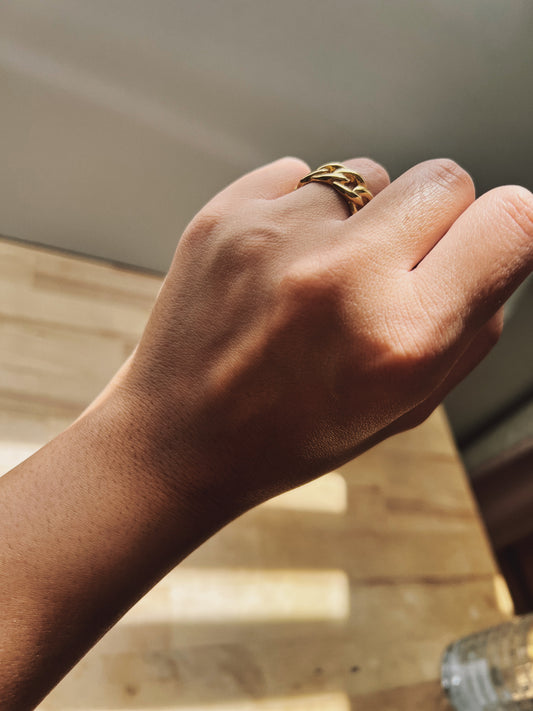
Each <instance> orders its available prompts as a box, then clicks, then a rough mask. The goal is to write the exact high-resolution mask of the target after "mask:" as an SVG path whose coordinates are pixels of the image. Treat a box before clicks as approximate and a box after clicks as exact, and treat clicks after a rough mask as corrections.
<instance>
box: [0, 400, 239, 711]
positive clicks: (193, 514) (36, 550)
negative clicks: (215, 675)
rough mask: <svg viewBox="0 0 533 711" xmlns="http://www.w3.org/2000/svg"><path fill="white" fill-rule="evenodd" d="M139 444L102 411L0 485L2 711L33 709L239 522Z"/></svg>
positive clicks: (110, 408) (127, 427)
mask: <svg viewBox="0 0 533 711" xmlns="http://www.w3.org/2000/svg"><path fill="white" fill-rule="evenodd" d="M140 441H141V440H140V434H139V432H137V431H136V426H135V424H134V423H133V422H132V421H131V419H130V418H129V417H128V416H124V413H123V412H122V411H120V409H119V408H118V407H117V405H116V403H112V404H109V403H106V404H105V405H104V406H102V407H98V408H95V409H94V410H92V411H91V412H90V413H88V414H87V415H86V416H84V417H82V418H81V419H79V420H78V421H77V422H75V423H74V424H73V425H72V426H71V427H70V428H68V429H67V430H66V431H65V432H63V433H62V434H60V435H59V436H58V437H56V438H55V439H54V440H52V441H51V442H50V443H49V444H47V445H46V446H45V447H43V448H42V449H41V450H39V451H38V452H37V453H36V454H35V455H33V456H32V457H30V458H29V459H27V460H26V461H25V462H23V463H22V464H20V465H19V466H18V467H16V468H15V469H13V470H12V471H11V472H9V473H8V474H6V475H5V476H4V477H2V479H0V707H1V708H2V709H3V710H5V711H7V710H11V709H17V711H22V709H31V708H33V707H34V706H35V705H36V704H37V703H38V701H39V700H40V699H41V698H42V697H43V696H44V695H46V694H47V693H48V691H50V690H51V689H52V688H53V686H54V685H55V684H56V683H57V682H58V681H59V680H60V679H61V678H62V677H63V676H64V674H65V673H66V672H67V671H68V670H69V669H70V668H71V667H72V666H73V665H74V664H75V663H76V662H77V661H78V660H79V659H80V658H81V657H82V656H83V655H84V654H85V653H86V652H87V651H88V650H89V649H90V647H91V646H92V645H93V644H94V643H95V642H96V641H97V640H98V638H99V637H100V636H101V635H102V634H103V633H104V632H105V631H106V630H107V629H108V628H109V627H110V626H112V625H113V624H114V623H115V622H116V621H117V620H118V619H119V618H120V617H121V616H122V615H123V614H124V613H125V612H126V611H127V609H128V608H129V607H131V606H132V605H133V604H134V603H135V602H136V601H137V600H138V599H139V598H140V597H142V595H143V594H144V593H145V592H146V591H147V590H148V589H149V588H150V587H151V586H152V585H154V584H155V583H156V582H157V580H158V579H159V578H161V577H162V576H163V575H164V574H165V573H166V572H167V571H168V570H169V569H171V568H172V567H173V566H174V565H176V564H177V563H178V562H179V561H180V560H181V559H182V558H184V557H185V556H186V555H187V554H188V553H189V552H190V551H191V550H193V549H194V548H195V547H196V546H198V545H199V544H200V543H201V542H202V541H203V540H204V539H205V538H207V537H208V536H209V535H211V534H212V533H213V532H214V531H215V530H217V528H219V527H221V526H222V525H224V523H226V522H227V521H228V520H229V518H231V517H229V516H227V515H226V514H225V512H224V511H223V510H222V509H221V508H217V507H211V508H209V506H207V505H206V501H205V500H201V501H200V500H199V499H201V498H202V495H201V488H197V487H196V484H195V485H193V484H192V482H193V474H194V475H196V474H197V473H193V472H191V471H185V469H184V471H183V472H178V471H174V472H173V475H174V476H173V477H167V476H162V475H161V474H162V472H160V471H159V469H158V467H159V466H160V464H159V463H158V464H155V462H152V461H151V460H150V457H149V455H147V453H146V449H145V448H142V447H139V446H138V443H139V442H140ZM176 468H178V465H176ZM170 480H172V486H170V484H169V483H168V482H169V481H170Z"/></svg>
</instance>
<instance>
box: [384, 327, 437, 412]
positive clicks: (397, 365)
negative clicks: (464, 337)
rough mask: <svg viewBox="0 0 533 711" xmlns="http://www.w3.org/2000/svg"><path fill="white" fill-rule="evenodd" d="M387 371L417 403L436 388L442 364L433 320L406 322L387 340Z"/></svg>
mask: <svg viewBox="0 0 533 711" xmlns="http://www.w3.org/2000/svg"><path fill="white" fill-rule="evenodd" d="M390 344H392V345H390V346H389V348H390V356H391V369H392V372H393V373H394V376H395V378H396V381H397V382H398V383H403V384H404V386H405V387H406V388H408V389H409V391H410V393H411V394H412V395H413V396H414V397H415V399H416V400H417V401H419V400H420V399H421V398H424V397H426V396H427V395H428V394H429V393H430V392H432V391H433V389H434V388H435V387H436V385H437V383H438V381H439V379H440V377H441V373H442V369H443V365H444V364H445V361H446V347H445V340H444V338H443V335H442V333H441V331H440V329H439V328H438V326H437V324H436V323H435V321H428V320H427V319H426V318H421V319H418V320H414V319H407V320H406V321H405V323H402V324H401V326H400V327H398V326H397V327H396V328H395V331H394V335H393V337H391V339H390Z"/></svg>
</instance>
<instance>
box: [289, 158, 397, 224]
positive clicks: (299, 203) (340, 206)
mask: <svg viewBox="0 0 533 711" xmlns="http://www.w3.org/2000/svg"><path fill="white" fill-rule="evenodd" d="M343 164H344V165H345V166H347V167H348V168H351V169H352V170H355V172H356V173H359V174H360V175H361V176H362V177H363V179H364V181H365V183H366V186H367V187H368V189H369V190H370V192H371V193H372V195H377V194H378V193H379V192H381V191H382V190H383V188H385V187H387V185H389V183H390V179H389V175H388V173H387V171H386V170H385V168H384V167H383V166H382V165H380V164H379V163H376V162H375V161H373V160H370V158H352V159H350V160H346V161H343ZM303 177H304V175H301V176H300V178H303ZM297 183H298V181H296V183H295V185H294V188H293V189H292V190H291V191H290V192H288V193H287V194H285V195H282V196H281V197H279V198H277V200H276V203H277V206H278V207H282V208H287V209H289V210H290V211H291V212H295V213H296V214H305V215H306V217H308V218H310V219H311V220H312V221H316V220H321V221H322V220H329V219H336V220H346V219H347V218H348V217H350V215H351V212H350V209H349V207H348V204H347V202H346V200H345V199H344V198H343V197H342V195H340V194H339V193H338V192H337V191H336V190H335V189H334V188H333V187H331V186H330V185H327V184H326V183H318V182H311V183H307V184H305V185H302V186H301V187H300V188H299V189H298V190H296V185H297Z"/></svg>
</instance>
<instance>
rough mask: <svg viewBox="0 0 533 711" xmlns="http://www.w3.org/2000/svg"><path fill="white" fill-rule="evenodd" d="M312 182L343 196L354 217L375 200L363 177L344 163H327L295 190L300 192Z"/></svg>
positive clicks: (303, 180)
mask: <svg viewBox="0 0 533 711" xmlns="http://www.w3.org/2000/svg"><path fill="white" fill-rule="evenodd" d="M312 182H315V183H324V184H325V185H330V186H331V187H332V188H334V189H335V190H336V191H337V192H338V193H339V195H342V197H343V198H344V200H345V201H346V203H347V205H348V207H349V209H350V212H351V214H352V215H353V214H354V213H356V212H357V211H358V210H360V209H361V208H362V207H364V206H365V205H366V204H367V202H370V200H372V198H373V195H372V193H371V192H370V190H369V189H368V188H367V186H366V183H365V180H364V178H363V176H362V175H360V174H359V173H357V172H356V171H355V170H352V169H351V168H348V166H346V165H343V164H342V163H325V164H324V165H321V166H319V167H318V168H317V169H316V170H313V171H311V172H310V173H308V174H307V175H305V176H304V177H303V178H302V179H301V180H300V181H299V182H298V185H297V186H296V187H295V188H294V189H295V190H298V188H301V187H303V186H304V185H308V184H309V183H312Z"/></svg>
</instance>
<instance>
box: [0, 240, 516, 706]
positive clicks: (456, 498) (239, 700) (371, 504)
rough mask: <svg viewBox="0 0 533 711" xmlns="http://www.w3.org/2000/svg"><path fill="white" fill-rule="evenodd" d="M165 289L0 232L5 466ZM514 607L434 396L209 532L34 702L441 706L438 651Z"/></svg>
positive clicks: (128, 345) (133, 334) (69, 406)
mask: <svg viewBox="0 0 533 711" xmlns="http://www.w3.org/2000/svg"><path fill="white" fill-rule="evenodd" d="M160 285H161V278H160V277H157V276H154V275H150V274H143V273H140V272H137V271H129V270H127V269H124V268H119V267H117V266H113V265H108V264H104V263H102V262H97V261H92V260H88V259H82V258H79V257H73V256H70V255H65V254H60V253H57V252H53V251H47V250H46V249H43V248H36V247H32V246H29V245H24V244H22V243H17V242H13V241H8V240H0V334H1V335H0V344H1V347H0V468H1V471H2V472H5V471H7V470H9V469H10V468H12V467H13V466H15V465H16V464H18V463H19V462H20V461H22V460H23V459H25V458H26V457H27V456H29V455H30V454H32V453H33V452H34V451H35V450H36V449H38V448H39V447H41V446H42V445H43V444H44V443H45V442H47V441H48V440H49V439H51V438H52V437H54V436H55V435H56V434H58V433H59V432H60V431H61V430H62V429H64V428H65V427H66V426H67V425H69V424H70V423H71V422H72V420H74V419H75V418H76V417H77V416H78V415H79V414H80V412H81V411H82V410H83V409H84V408H85V406H86V405H87V404H88V403H89V402H90V401H91V400H92V398H94V397H95V396H96V395H97V394H98V392H99V391H100V390H101V389H102V388H103V387H104V385H105V384H106V383H107V381H108V380H109V378H110V377H111V376H112V375H113V373H114V372H115V371H116V370H117V369H118V367H119V366H120V365H121V364H122V362H123V361H124V359H125V358H126V357H127V356H128V355H129V354H130V353H131V351H132V350H133V348H134V346H135V344H136V342H137V340H138V338H139V336H140V334H141V333H142V329H143V327H144V324H145V323H146V320H147V317H148V315H149V313H150V309H151V306H152V304H153V302H154V300H155V298H156V296H157V292H158V290H159V287H160ZM511 614H512V606H511V603H510V599H509V595H508V591H507V588H506V586H505V583H504V582H503V580H502V578H501V576H500V575H499V574H498V571H497V569H496V566H495V562H494V559H493V557H492V553H491V551H490V548H489V545H488V543H487V538H486V535H485V532H484V529H483V526H482V524H481V521H480V518H479V515H478V512H477V509H476V506H475V503H474V499H473V497H472V494H471V492H470V488H469V485H468V483H467V480H466V477H465V474H464V472H463V469H462V467H461V464H460V460H459V457H458V455H457V452H456V450H455V447H454V443H453V439H452V437H451V434H450V431H449V428H448V424H447V421H446V418H445V415H444V411H443V410H442V409H439V410H437V411H436V412H435V413H434V414H433V415H432V416H431V417H430V418H429V420H428V421H427V422H425V423H424V424H423V425H422V426H421V427H419V428H417V429H416V430H412V431H409V432H406V433H403V434H401V435H397V436H396V437H393V438H391V439H389V440H387V441H386V442H384V443H382V444H380V445H379V446H377V447H375V448H374V449H373V450H371V451H370V452H367V453H366V454H364V455H362V456H361V457H359V458H358V459H356V460H354V461H353V462H351V463H349V464H347V465H346V466H344V467H343V468H341V469H340V470H338V471H336V472H331V473H330V474H327V475H325V476H324V477H321V478H320V479H318V480H317V481H315V482H312V483H310V484H307V485H306V486H304V487H301V488H300V489H297V490H295V491H292V492H289V493H287V494H284V495H283V496H280V497H278V498H276V499H273V500H271V501H269V502H267V503H266V504H264V505H262V506H260V507H258V508H256V509H254V510H252V511H250V512H248V513H246V514H245V515H243V516H242V517H241V518H239V519H238V520H237V521H235V522H233V523H232V524H230V525H229V526H227V527H226V528H225V529H223V530H222V531H221V532H220V533H219V534H217V535H216V536H214V537H213V538H211V539H210V540H209V541H207V542H206V543H205V544H204V545H203V546H201V548H199V549H198V550H197V551H196V552H195V553H194V554H192V555H191V556H190V557H189V558H188V559H187V560H186V561H184V563H183V564H182V565H180V566H179V567H178V568H177V569H175V570H174V571H172V572H171V573H170V574H169V575H168V576H167V577H165V578H164V579H163V580H162V581H161V582H160V583H159V584H158V585H157V586H156V587H155V588H154V589H153V590H152V591H150V592H149V593H148V595H146V596H145V597H144V598H143V599H142V600H141V601H140V602H139V603H138V604H137V605H136V606H135V607H134V608H132V610H130V612H128V613H127V614H126V615H125V616H124V618H123V619H122V620H121V621H120V622H119V624H117V625H116V626H115V627H114V628H113V629H112V630H111V631H110V632H109V633H108V634H107V635H106V636H105V637H104V638H103V639H102V640H101V641H100V642H99V643H98V644H97V645H96V646H95V647H94V648H93V649H92V650H91V651H90V652H89V654H87V655H86V657H85V658H84V659H83V660H82V661H81V662H80V663H79V664H78V665H77V666H76V668H75V669H74V670H73V671H72V672H71V673H70V674H69V675H68V676H67V677H66V678H65V679H64V680H63V681H62V682H61V683H60V684H59V685H58V686H57V688H56V689H55V690H54V691H53V692H52V693H51V694H50V695H49V696H48V698H47V699H46V700H45V701H44V702H43V703H42V704H41V706H40V707H39V709H40V711H68V710H72V711H74V710H76V711H81V710H83V711H111V710H113V711H114V710H118V709H120V710H124V709H128V710H130V711H152V710H153V711H169V710H170V709H176V711H186V710H189V711H204V710H205V711H218V710H220V711H222V710H228V709H236V710H237V711H241V710H242V711H244V710H250V711H255V710H256V709H262V710H265V711H266V710H271V709H272V710H274V709H275V710H276V711H280V710H282V709H283V710H284V711H285V710H286V711H303V710H304V709H305V710H306V711H309V710H314V709H317V710H318V709H320V710H321V711H352V710H353V709H361V710H364V711H377V710H378V709H379V710H380V711H382V710H383V709H385V710H390V711H407V710H408V709H409V710H410V711H412V710H417V711H418V710H422V709H424V710H427V711H430V710H433V709H438V710H442V709H446V708H449V707H448V706H447V703H446V700H445V699H444V697H443V695H442V693H441V690H440V687H439V681H438V680H439V659H440V656H441V653H442V651H443V649H444V647H445V646H446V644H448V643H449V642H450V641H452V640H453V639H454V638H456V637H459V636H462V635H465V634H468V633H470V632H472V631H474V630H477V629H481V628H483V627H486V626H489V625H492V624H496V623H498V622H500V621H502V620H503V619H506V618H508V617H509V616H510V615H511Z"/></svg>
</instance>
